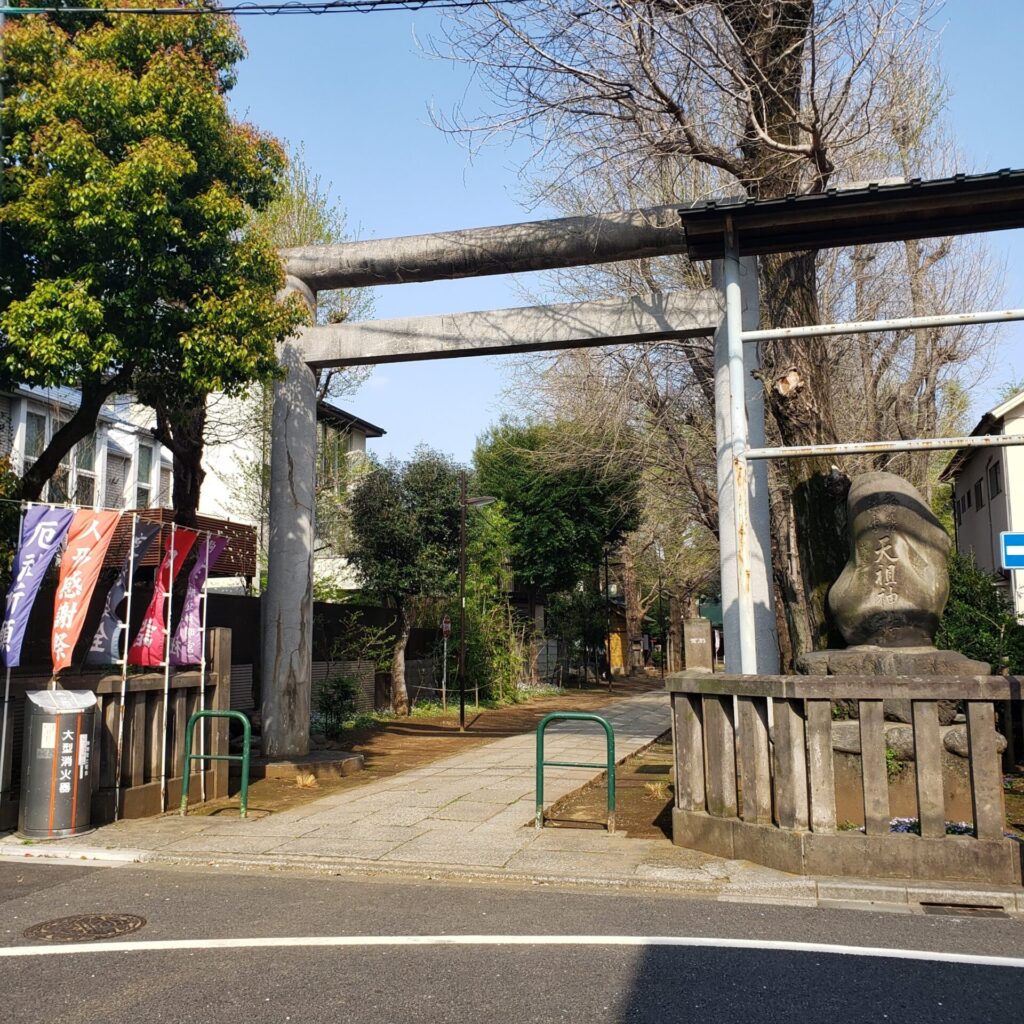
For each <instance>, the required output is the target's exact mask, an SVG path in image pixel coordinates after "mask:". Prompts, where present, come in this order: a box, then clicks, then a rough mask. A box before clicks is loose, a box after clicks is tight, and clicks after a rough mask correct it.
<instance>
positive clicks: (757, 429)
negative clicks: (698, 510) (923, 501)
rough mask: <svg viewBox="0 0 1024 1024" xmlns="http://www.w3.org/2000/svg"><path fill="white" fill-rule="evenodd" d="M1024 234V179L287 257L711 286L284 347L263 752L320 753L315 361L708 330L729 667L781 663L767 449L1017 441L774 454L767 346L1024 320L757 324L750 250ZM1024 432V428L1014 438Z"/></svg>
mask: <svg viewBox="0 0 1024 1024" xmlns="http://www.w3.org/2000/svg"><path fill="white" fill-rule="evenodd" d="M1016 227H1024V171H1013V170H1003V171H998V172H995V173H991V174H979V175H973V176H966V175H955V176H953V177H951V178H945V179H939V180H936V181H921V180H917V179H914V180H911V181H909V182H894V183H888V184H877V183H872V184H868V185H865V186H858V187H850V188H848V189H845V190H830V191H829V192H826V193H822V194H816V195H801V196H787V197H784V198H781V199H768V200H751V199H736V200H725V201H720V202H708V203H698V204H694V205H692V206H668V207H657V208H654V209H649V210H634V211H630V212H626V213H616V214H609V215H604V216H585V217H570V218H562V219H558V220H548V221H534V222H530V223H523V224H510V225H504V226H500V227H487V228H473V229H468V230H462V231H452V232H446V233H439V234H431V235H416V236H409V237H404V238H392V239H382V240H379V241H367V242H352V243H347V244H344V245H336V246H322V247H308V248H300V249H292V250H286V251H285V252H284V253H283V254H282V255H283V259H284V267H285V273H286V288H287V289H289V290H292V291H296V292H298V293H300V294H301V295H302V296H303V297H304V298H305V300H306V302H307V303H308V304H309V305H310V307H311V308H315V305H316V293H317V291H318V290H326V289H334V288H355V287H365V286H374V285H383V284H402V283H405V282H415V281H433V280H441V279H456V278H463V277H478V276H486V275H492V274H510V273H517V272H524V271H533V270H550V269H555V268H560V267H572V266H584V265H590V264H596V263H606V262H613V261H616V260H629V259H638V258H642V257H653V256H659V255H668V254H672V253H681V252H686V253H687V254H688V255H689V257H690V258H691V259H698V260H710V261H712V279H713V285H714V287H713V288H712V289H711V290H709V291H704V292H687V293H676V294H668V295H661V296H655V297H645V298H640V297H634V298H631V299H627V300H622V301H619V300H608V301H604V302H588V303H572V304H564V305H550V306H537V307H532V308H528V309H506V310H492V311H489V312H481V313H456V314H452V315H449V316H436V317H423V318H411V319H402V320H380V321H369V322H366V323H356V324H338V325H331V326H322V327H321V326H318V327H309V328H305V329H304V330H302V331H300V332H299V334H298V335H297V336H296V337H295V338H293V339H292V340H290V341H289V342H288V343H286V344H285V345H284V346H282V350H281V353H280V359H281V364H282V367H283V368H284V370H285V377H284V379H283V380H281V381H280V382H279V383H278V384H276V385H275V388H274V407H273V427H272V429H273V440H272V447H271V495H270V535H269V551H268V555H269V564H268V581H267V589H266V592H265V594H264V598H263V665H262V677H263V752H264V754H265V755H267V756H269V757H294V756H301V755H303V754H305V753H307V752H308V748H309V710H310V708H309V698H310V681H311V670H312V611H313V600H312V548H313V543H312V542H313V508H314V499H313V493H314V472H315V453H316V429H315V428H316V401H315V389H314V380H313V373H312V371H311V369H310V367H314V368H317V367H325V366H352V365H359V364H368V363H383V362H397V361H402V360H417V359H440V358H446V357H453V356H467V355H492V354H497V353H508V352H530V351H541V350H555V349H562V348H573V347H584V346H603V345H613V344H626V343H629V344H635V343H643V342H655V341H662V340H667V339H677V338H688V337H691V338H692V337H700V336H705V337H706V336H713V337H714V347H715V441H716V447H717V455H718V466H717V469H718V474H717V476H718V501H719V542H720V551H721V570H722V571H721V582H722V600H723V609H724V628H725V634H726V657H727V668H728V670H729V671H730V672H737V671H740V672H743V673H755V672H760V673H766V674H774V673H776V672H777V671H778V648H777V642H776V636H775V629H776V626H775V614H774V609H773V606H772V588H771V586H770V582H769V581H770V579H771V559H770V546H769V523H768V487H767V467H766V463H765V461H764V460H766V459H768V458H793V457H803V456H813V455H826V454H828V455H838V454H844V453H850V454H852V453H856V452H869V451H873V452H877V451H907V450H921V449H926V448H931V449H936V448H947V449H948V448H964V447H974V446H980V445H990V444H1008V443H1017V442H1016V441H1014V440H1013V439H1012V438H1007V437H971V438H937V439H922V440H911V441H895V442H889V441H882V442H879V441H868V442H854V443H850V444H837V445H809V446H803V447H790V448H766V447H765V446H764V444H765V442H764V409H763V396H762V390H761V386H760V384H758V383H757V382H756V381H755V380H754V379H753V376H752V373H751V371H752V370H754V369H755V368H756V365H757V363H756V359H757V355H756V352H757V343H758V342H761V341H765V340H770V339H791V340H798V339H799V338H801V337H808V336H813V335H842V334H860V333H868V332H871V331H888V330H911V329H918V328H923V327H930V326H952V325H957V324H964V323H985V322H993V321H1005V320H1020V319H1024V310H1001V311H996V312H985V313H965V314H938V315H935V316H917V317H904V318H899V319H893V320H885V321H872V322H866V323H854V324H831V325H808V326H806V327H798V328H779V327H769V328H767V329H762V328H761V325H760V324H759V314H758V296H757V271H756V263H755V258H756V256H758V255H762V254H767V253H785V252H802V251H807V250H814V249H818V248H830V247H837V246H851V245H863V244H870V243H876V242H884V241H898V240H904V239H912V238H929V237H942V236H947V235H955V234H970V233H977V232H982V231H994V230H1002V229H1007V228H1016ZM1017 441H1024V435H1017Z"/></svg>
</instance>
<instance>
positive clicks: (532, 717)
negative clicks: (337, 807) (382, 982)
mask: <svg viewBox="0 0 1024 1024" xmlns="http://www.w3.org/2000/svg"><path fill="white" fill-rule="evenodd" d="M660 689H662V682H661V679H660V678H658V677H657V676H633V677H631V678H629V679H623V680H616V681H615V682H614V683H613V684H612V686H611V689H610V690H609V688H608V687H605V686H602V687H600V688H599V689H598V688H589V689H575V688H573V689H565V690H561V691H559V692H558V693H557V694H556V695H554V696H551V697H535V698H533V699H532V700H530V701H527V702H526V703H524V704H515V705H511V706H508V707H501V708H480V709H479V710H475V709H474V708H473V707H472V706H467V708H466V732H464V733H460V732H459V710H458V704H456V705H455V708H454V710H452V709H450V710H449V713H448V714H447V715H446V716H444V717H438V718H402V719H395V720H394V721H390V722H386V723H384V724H382V725H380V726H378V727H376V728H372V729H360V730H350V731H348V732H346V733H345V734H344V735H343V736H342V737H341V741H340V742H341V743H342V745H343V746H344V749H346V750H350V751H352V752H353V753H356V754H362V755H363V758H364V765H363V770H362V771H361V772H357V773H356V774H355V775H350V776H349V777H348V778H345V779H324V780H321V781H319V782H318V783H317V785H316V786H315V787H312V788H308V789H306V788H299V787H298V786H297V785H296V783H295V782H294V781H291V780H285V779H259V780H256V781H254V782H252V783H251V784H250V786H249V813H250V814H251V815H252V816H253V817H257V816H259V815H260V814H273V813H277V812H280V811H284V810H288V809H290V808H292V807H298V806H299V805H301V804H304V803H308V802H309V801H310V800H316V799H318V798H319V797H322V796H326V795H328V794H330V793H337V792H341V791H342V790H346V789H353V788H356V787H358V786H365V785H367V784H368V783H370V782H377V781H379V780H381V779H385V778H388V777H390V776H392V775H398V774H400V773H401V772H404V771H409V770H410V769H412V768H418V767H420V766H421V765H424V764H429V763H430V762H431V761H439V760H441V759H442V758H445V757H450V756H452V755H454V754H460V753H462V752H463V751H465V750H469V749H471V748H473V747H477V746H482V745H483V744H485V743H490V742H492V741H494V740H498V739H502V738H503V737H505V736H518V735H520V734H521V733H524V732H530V731H532V730H533V729H536V727H537V724H538V722H540V720H541V719H542V718H543V717H544V716H545V715H546V714H548V713H549V712H551V711H596V710H599V709H600V708H603V707H606V706H607V705H608V704H614V703H615V702H616V701H619V700H623V699H624V698H626V697H633V696H636V695H637V694H639V693H649V692H651V691H652V690H660ZM234 788H235V786H234V785H233V786H232V790H233V791H234ZM231 806H237V803H236V802H235V801H220V800H218V801H211V802H209V803H207V804H204V805H203V806H202V807H197V808H195V809H194V810H190V811H189V813H190V814H223V813H224V812H225V808H227V807H231ZM236 813H237V812H236Z"/></svg>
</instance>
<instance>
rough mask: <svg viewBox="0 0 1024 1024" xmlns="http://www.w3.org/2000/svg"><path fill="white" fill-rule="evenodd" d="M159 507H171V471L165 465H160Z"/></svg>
mask: <svg viewBox="0 0 1024 1024" xmlns="http://www.w3.org/2000/svg"><path fill="white" fill-rule="evenodd" d="M160 507H161V508H171V507H172V506H171V471H170V469H169V468H168V467H167V466H161V467H160Z"/></svg>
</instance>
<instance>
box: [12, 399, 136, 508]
mask: <svg viewBox="0 0 1024 1024" xmlns="http://www.w3.org/2000/svg"><path fill="white" fill-rule="evenodd" d="M117 386H118V381H117V380H114V381H109V382H104V383H102V384H96V383H87V384H85V385H84V386H83V388H82V400H81V403H80V404H79V406H78V409H76V410H75V413H74V415H73V416H72V417H71V419H70V420H68V422H67V423H65V424H64V426H63V427H61V428H60V430H58V431H57V433H56V434H54V435H53V437H52V438H51V439H50V443H49V444H48V445H47V446H46V448H45V449H44V450H43V454H42V455H40V456H39V458H38V459H36V461H35V462H34V463H33V464H32V466H30V467H29V469H28V471H27V472H26V473H25V475H24V476H23V477H22V478H21V497H22V498H23V499H24V500H25V501H38V500H39V498H40V496H41V495H42V493H43V488H44V487H45V486H46V483H47V481H48V480H49V479H50V478H51V477H52V476H53V475H54V473H56V472H57V470H58V468H59V467H60V464H61V461H62V460H63V459H64V458H65V457H66V456H67V455H68V453H69V452H70V451H71V449H72V448H74V446H75V445H76V444H78V442H79V441H81V440H82V439H83V438H86V437H88V436H89V435H90V434H91V433H92V432H93V431H94V430H95V429H96V421H97V419H98V418H99V414H100V410H101V409H102V408H103V403H104V402H105V401H106V400H107V399H108V398H109V397H110V396H111V395H112V394H113V393H114V392H115V391H116V390H117ZM68 497H69V498H71V499H74V495H73V494H71V495H68Z"/></svg>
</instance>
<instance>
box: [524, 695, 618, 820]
mask: <svg viewBox="0 0 1024 1024" xmlns="http://www.w3.org/2000/svg"><path fill="white" fill-rule="evenodd" d="M566 721H568V722H597V724H598V725H600V726H601V727H602V728H603V729H604V734H605V737H606V739H607V740H608V760H607V762H606V763H605V764H592V763H589V762H581V761H545V760H544V731H545V730H546V729H547V727H548V726H549V725H550V724H551V723H552V722H566ZM545 768H604V769H605V770H606V771H607V772H608V831H609V832H614V831H615V733H614V732H612V727H611V724H610V723H609V722H608V720H607V719H605V718H602V717H601V716H600V715H591V714H588V713H587V712H585V711H553V712H552V713H551V714H550V715H545V716H544V717H543V718H542V719H541V720H540V724H539V725H538V726H537V828H543V827H544V769H545Z"/></svg>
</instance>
